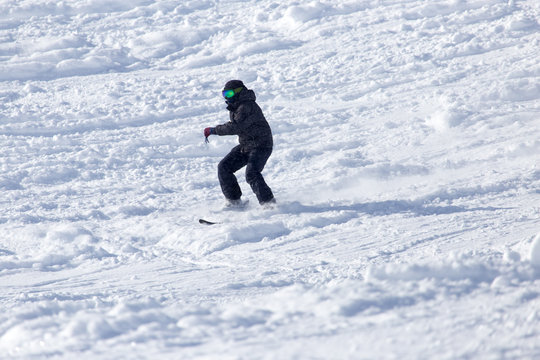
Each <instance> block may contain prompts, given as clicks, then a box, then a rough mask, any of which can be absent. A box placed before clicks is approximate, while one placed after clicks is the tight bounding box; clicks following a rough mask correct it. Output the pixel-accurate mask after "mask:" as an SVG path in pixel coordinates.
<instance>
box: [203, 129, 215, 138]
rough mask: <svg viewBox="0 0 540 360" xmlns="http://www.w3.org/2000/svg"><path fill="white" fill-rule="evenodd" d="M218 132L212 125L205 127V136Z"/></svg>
mask: <svg viewBox="0 0 540 360" xmlns="http://www.w3.org/2000/svg"><path fill="white" fill-rule="evenodd" d="M215 133H216V131H215V130H214V128H211V127H207V128H206V129H204V137H206V138H207V137H209V136H210V135H214V134H215Z"/></svg>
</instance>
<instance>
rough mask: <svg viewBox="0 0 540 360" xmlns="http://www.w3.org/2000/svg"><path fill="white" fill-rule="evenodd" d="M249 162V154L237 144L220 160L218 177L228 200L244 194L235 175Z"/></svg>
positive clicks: (236, 198)
mask: <svg viewBox="0 0 540 360" xmlns="http://www.w3.org/2000/svg"><path fill="white" fill-rule="evenodd" d="M246 164H247V156H246V154H243V153H242V152H241V150H240V146H235V147H234V148H232V150H231V151H230V152H229V154H227V156H225V157H224V158H223V160H221V161H220V162H219V165H218V178H219V184H220V185H221V191H222V192H223V195H225V197H226V198H227V199H228V200H233V201H234V200H238V199H240V197H241V196H242V190H240V186H239V185H238V180H237V179H236V176H235V175H234V173H235V172H237V171H238V170H240V169H241V168H242V167H244V166H245V165H246Z"/></svg>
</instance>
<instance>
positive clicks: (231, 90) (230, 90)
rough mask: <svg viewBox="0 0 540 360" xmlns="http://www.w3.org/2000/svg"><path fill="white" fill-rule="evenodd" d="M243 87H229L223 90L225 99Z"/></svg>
mask: <svg viewBox="0 0 540 360" xmlns="http://www.w3.org/2000/svg"><path fill="white" fill-rule="evenodd" d="M242 89H243V87H239V88H236V89H229V90H223V92H222V94H223V97H224V98H225V99H230V98H232V97H233V96H234V95H236V94H238V93H239V92H240V91H242Z"/></svg>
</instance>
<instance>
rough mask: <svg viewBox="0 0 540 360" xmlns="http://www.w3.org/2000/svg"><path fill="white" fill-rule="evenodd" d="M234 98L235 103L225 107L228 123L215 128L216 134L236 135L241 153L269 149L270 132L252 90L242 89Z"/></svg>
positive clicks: (271, 144)
mask: <svg viewBox="0 0 540 360" xmlns="http://www.w3.org/2000/svg"><path fill="white" fill-rule="evenodd" d="M236 96H238V99H237V100H236V102H235V103H233V104H229V106H227V110H229V116H230V121H229V122H228V123H226V124H223V125H218V126H216V127H215V132H216V134H217V135H238V141H239V142H240V146H241V147H242V150H243V151H250V150H253V149H271V148H272V146H273V144H274V143H273V139H272V130H271V129H270V125H268V122H267V121H266V118H265V117H264V115H263V113H262V110H261V108H260V107H259V105H257V103H256V102H255V99H256V97H255V93H254V92H253V90H249V89H244V90H242V91H241V92H240V93H238V94H237V95H236Z"/></svg>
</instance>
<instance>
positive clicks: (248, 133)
mask: <svg viewBox="0 0 540 360" xmlns="http://www.w3.org/2000/svg"><path fill="white" fill-rule="evenodd" d="M223 97H224V98H225V102H226V103H227V110H229V117H230V121H229V122H227V123H225V124H223V125H217V126H215V127H207V128H206V129H204V136H205V137H206V138H207V139H208V137H209V136H210V135H220V136H222V135H238V141H239V145H237V146H235V147H234V148H233V149H232V150H231V151H230V152H229V154H228V155H227V156H225V158H223V160H221V162H220V163H219V165H218V178H219V183H220V185H221V190H222V191H223V195H225V198H226V199H227V201H228V205H229V206H239V205H241V204H242V201H241V200H240V197H241V196H242V191H241V190H240V186H239V185H238V180H237V179H236V176H235V175H234V173H235V172H236V171H238V170H240V169H241V168H243V167H244V166H246V181H247V183H248V184H249V185H250V186H251V189H252V190H253V192H254V193H255V195H256V196H257V200H258V201H259V204H261V205H266V204H273V203H275V199H274V194H273V193H272V190H271V189H270V187H269V186H268V185H267V184H266V182H265V181H264V178H263V176H262V174H261V172H262V171H263V169H264V166H265V165H266V161H267V160H268V158H269V157H270V155H271V154H272V148H273V138H272V130H271V129H270V125H268V122H267V121H266V118H265V117H264V115H263V113H262V110H261V108H260V107H259V105H257V103H256V102H255V100H256V97H255V92H253V90H250V89H248V88H246V86H245V85H244V83H243V82H242V81H240V80H230V81H228V82H227V83H226V84H225V87H224V88H223Z"/></svg>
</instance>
